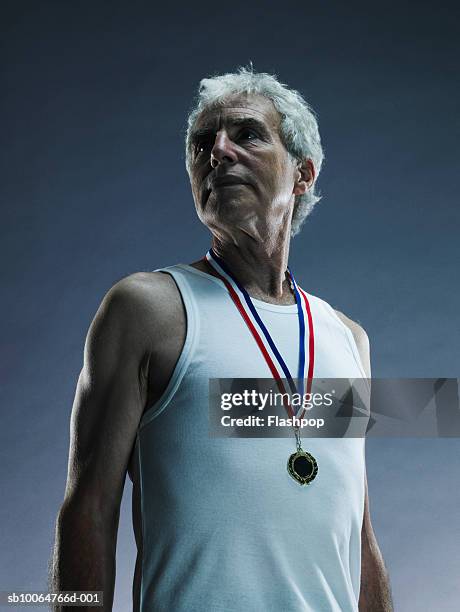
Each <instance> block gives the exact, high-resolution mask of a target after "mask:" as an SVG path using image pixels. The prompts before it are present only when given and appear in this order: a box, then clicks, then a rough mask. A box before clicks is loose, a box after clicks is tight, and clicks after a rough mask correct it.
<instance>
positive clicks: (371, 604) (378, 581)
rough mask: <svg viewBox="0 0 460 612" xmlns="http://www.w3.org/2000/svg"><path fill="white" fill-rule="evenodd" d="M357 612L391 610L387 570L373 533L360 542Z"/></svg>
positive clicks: (390, 611) (384, 611)
mask: <svg viewBox="0 0 460 612" xmlns="http://www.w3.org/2000/svg"><path fill="white" fill-rule="evenodd" d="M359 612H393V603H392V598H391V587H390V580H389V576H388V572H387V570H386V567H385V562H384V560H383V557H382V553H381V552H380V548H379V546H378V544H377V541H376V539H375V537H373V535H372V536H371V537H370V538H368V537H366V536H364V539H363V542H362V549H361V590H360V594H359Z"/></svg>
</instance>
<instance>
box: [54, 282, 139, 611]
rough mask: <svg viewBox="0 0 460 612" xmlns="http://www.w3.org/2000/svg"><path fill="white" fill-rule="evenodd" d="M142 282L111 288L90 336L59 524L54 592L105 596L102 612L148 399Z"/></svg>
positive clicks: (110, 594)
mask: <svg viewBox="0 0 460 612" xmlns="http://www.w3.org/2000/svg"><path fill="white" fill-rule="evenodd" d="M139 276H140V275H131V276H130V277H127V278H125V279H122V280H121V281H120V282H118V283H117V284H116V285H114V287H112V289H111V290H110V291H109V292H108V293H107V295H106V296H105V298H104V300H103V301H102V303H101V305H100V307H99V309H98V311H97V313H96V316H95V317H94V320H93V322H92V324H91V326H90V329H89V331H88V335H87V339H86V343H85V350H84V363H83V368H82V371H81V373H80V376H79V379H78V384H77V389H76V394H75V400H74V404H73V409H72V416H71V425H70V428H71V430H70V450H69V464H68V475H67V484H66V490H65V496H64V501H63V504H62V506H61V508H60V511H59V514H58V518H57V521H56V540H55V547H54V558H53V560H52V569H51V577H50V578H51V585H50V586H51V588H52V590H53V591H74V590H77V591H103V592H104V607H103V610H111V609H112V601H113V590H114V582H115V550H116V540H117V531H118V522H119V512H120V502H121V497H122V493H123V487H124V482H125V478H126V472H127V468H128V462H129V457H130V454H131V450H132V447H133V443H134V440H135V436H136V430H137V427H138V423H139V420H140V418H141V415H142V412H143V409H144V406H145V403H146V396H147V383H146V380H147V372H146V370H147V368H148V360H149V355H148V354H146V350H145V339H143V338H142V335H143V333H144V331H145V330H143V329H142V324H141V321H140V320H141V319H142V316H141V315H140V312H141V306H140V304H141V302H142V299H141V292H142V289H141V286H142V283H141V281H140V280H139V278H138V277H139ZM64 609H69V610H70V608H67V607H57V608H55V610H57V611H58V610H59V611H60V610H64ZM85 609H86V608H85ZM88 609H89V608H88ZM91 609H92V608H91Z"/></svg>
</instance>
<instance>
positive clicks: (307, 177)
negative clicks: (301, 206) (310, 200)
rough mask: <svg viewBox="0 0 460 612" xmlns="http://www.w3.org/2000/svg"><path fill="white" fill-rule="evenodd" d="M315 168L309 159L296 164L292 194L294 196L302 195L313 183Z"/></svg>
mask: <svg viewBox="0 0 460 612" xmlns="http://www.w3.org/2000/svg"><path fill="white" fill-rule="evenodd" d="M315 176H316V172H315V166H314V165H313V162H312V161H311V159H305V160H304V161H302V162H297V167H296V169H295V183H294V189H293V193H294V195H296V196H300V195H303V194H304V193H306V192H307V191H308V190H309V189H310V187H311V186H312V185H313V183H314V182H315Z"/></svg>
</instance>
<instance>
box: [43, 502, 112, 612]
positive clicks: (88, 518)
mask: <svg viewBox="0 0 460 612" xmlns="http://www.w3.org/2000/svg"><path fill="white" fill-rule="evenodd" d="M114 523H115V524H114ZM117 523H118V517H115V518H114V519H113V520H112V521H107V520H106V517H104V516H101V514H100V513H97V512H96V511H94V510H91V511H90V510H87V509H85V507H84V505H83V504H81V505H78V504H74V505H73V506H65V505H64V506H63V507H62V509H61V511H60V512H59V516H58V519H57V522H56V541H55V546H54V552H53V559H52V562H51V575H50V583H51V584H50V587H51V590H52V591H53V592H57V591H103V600H104V605H103V607H102V608H100V609H101V610H102V611H103V612H106V611H111V610H112V603H113V591H114V585H115V551H116V530H117ZM79 609H80V610H82V612H83V611H84V610H86V607H83V608H79ZM53 610H54V612H66V611H67V610H69V611H70V610H73V608H70V607H68V606H64V605H57V606H56V607H54V608H53ZM89 610H94V608H88V611H89Z"/></svg>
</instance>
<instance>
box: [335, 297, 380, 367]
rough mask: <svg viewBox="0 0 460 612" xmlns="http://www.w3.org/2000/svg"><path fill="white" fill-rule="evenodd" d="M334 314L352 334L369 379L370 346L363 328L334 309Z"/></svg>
mask: <svg viewBox="0 0 460 612" xmlns="http://www.w3.org/2000/svg"><path fill="white" fill-rule="evenodd" d="M334 312H335V314H336V315H337V316H338V317H339V319H340V320H341V321H342V323H343V324H344V325H346V326H347V327H348V329H349V330H350V331H351V333H352V334H353V338H354V339H355V342H356V347H357V349H358V352H359V355H360V357H361V361H362V363H363V367H364V369H365V371H366V374H367V377H368V378H370V376H371V373H370V345H369V336H368V335H367V333H366V331H365V329H364V327H362V325H360V324H359V323H357V322H356V321H353V320H352V319H350V318H349V317H347V316H346V315H344V314H343V312H340V310H336V309H335V308H334Z"/></svg>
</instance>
